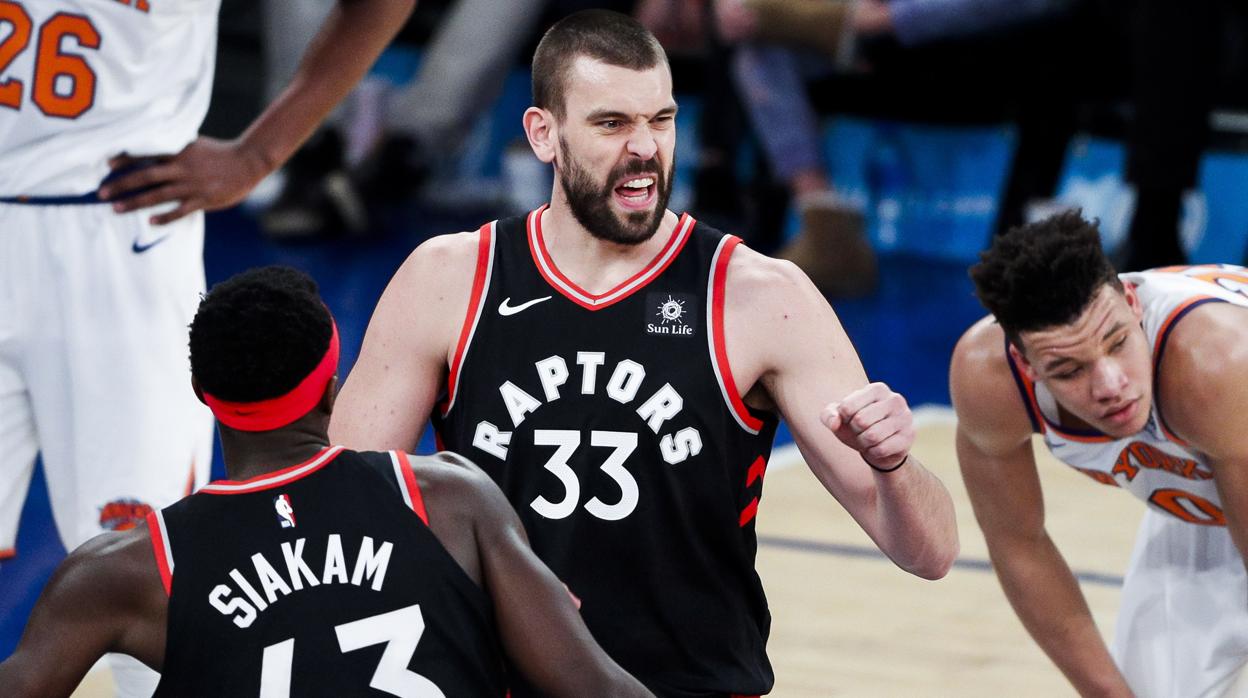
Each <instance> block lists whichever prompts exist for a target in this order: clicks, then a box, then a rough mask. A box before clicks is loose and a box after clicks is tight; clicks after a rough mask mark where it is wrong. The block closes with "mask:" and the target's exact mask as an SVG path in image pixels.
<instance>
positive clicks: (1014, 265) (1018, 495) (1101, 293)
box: [950, 212, 1248, 697]
mask: <svg viewBox="0 0 1248 698" xmlns="http://www.w3.org/2000/svg"><path fill="white" fill-rule="evenodd" d="M971 277H972V278H973V279H974V281H975V287H976V293H977V294H978V296H979V298H980V300H981V301H982V302H983V304H984V305H985V306H986V307H987V308H988V310H989V311H990V312H991V313H992V316H991V317H987V318H984V319H983V320H981V321H980V322H979V323H977V324H976V325H975V326H973V327H972V328H971V329H970V330H968V331H967V333H966V334H965V335H964V336H963V337H962V340H961V341H960V342H959V343H958V346H957V348H956V350H955V351H954V356H953V368H952V371H951V374H952V375H951V378H950V380H951V383H952V386H951V387H952V393H953V401H954V407H955V408H956V410H957V413H958V432H957V449H958V459H959V461H960V462H961V466H962V473H963V476H964V477H965V479H966V485H967V489H968V490H969V492H970V495H971V502H972V504H973V505H974V507H975V515H976V517H977V518H978V520H979V523H980V526H981V527H982V528H983V531H984V536H985V537H986V538H987V541H988V550H989V553H990V554H991V556H992V562H993V566H994V567H995V568H996V571H997V576H998V578H999V579H1000V581H1001V585H1002V586H1003V587H1004V589H1005V593H1006V596H1007V597H1008V598H1009V599H1010V602H1011V603H1012V604H1013V606H1014V609H1015V611H1016V612H1017V613H1018V616H1019V618H1020V619H1021V620H1022V621H1023V624H1024V625H1025V626H1026V627H1027V630H1028V632H1030V633H1031V635H1032V637H1033V638H1035V640H1036V642H1037V643H1039V645H1040V647H1041V648H1042V649H1044V651H1045V652H1046V653H1048V655H1049V657H1050V658H1051V659H1052V660H1053V661H1054V663H1056V664H1057V666H1058V667H1059V668H1060V669H1061V670H1062V672H1063V673H1065V675H1066V677H1067V678H1068V679H1069V680H1070V681H1071V683H1072V684H1074V686H1075V688H1076V689H1077V690H1078V691H1079V692H1080V693H1081V694H1083V695H1117V696H1125V695H1130V694H1131V692H1132V691H1133V692H1134V693H1135V694H1136V695H1139V696H1159V697H1160V696H1223V695H1229V696H1242V695H1248V685H1246V684H1245V676H1244V675H1245V672H1244V664H1245V661H1248V576H1246V574H1245V568H1244V552H1245V550H1248V296H1246V295H1245V293H1248V269H1244V268H1241V267H1233V266H1229V265H1207V266H1193V267H1171V268H1165V269H1155V270H1151V271H1146V272H1139V273H1129V274H1115V273H1114V269H1113V267H1112V266H1111V265H1110V263H1109V261H1108V259H1106V257H1105V254H1104V253H1103V252H1102V250H1101V244H1100V237H1099V235H1098V233H1097V228H1096V224H1095V223H1089V222H1087V221H1085V220H1083V218H1082V217H1081V216H1080V215H1079V214H1078V213H1075V212H1068V213H1063V214H1059V215H1057V216H1055V217H1052V218H1049V219H1046V220H1044V221H1041V222H1039V223H1034V224H1030V225H1026V226H1022V227H1020V228H1017V229H1014V230H1012V231H1010V232H1009V233H1008V234H1007V235H1004V236H1002V237H1000V238H997V240H995V241H994V243H993V245H992V248H991V249H990V250H988V251H987V252H985V253H984V254H983V255H982V261H981V262H980V263H979V264H978V265H976V266H975V267H973V268H972V269H971ZM1036 432H1038V433H1040V434H1042V435H1043V437H1044V441H1045V444H1046V445H1047V446H1048V448H1049V450H1050V451H1052V453H1053V455H1054V456H1056V457H1057V458H1058V459H1059V460H1062V461H1064V462H1065V463H1067V464H1068V465H1070V466H1072V467H1074V468H1075V469H1077V470H1079V471H1081V472H1083V473H1085V474H1086V475H1088V476H1090V477H1091V478H1092V479H1094V480H1096V481H1097V482H1100V483H1103V484H1106V485H1110V486H1114V487H1122V488H1125V489H1127V490H1129V491H1130V492H1131V493H1132V494H1134V495H1135V496H1136V497H1138V498H1140V499H1142V500H1144V501H1145V502H1146V503H1147V505H1148V511H1147V512H1146V513H1145V515H1144V521H1143V523H1142V524H1141V528H1140V532H1139V537H1138V539H1137V542H1136V546H1135V551H1134V553H1133V555H1132V559H1131V564H1130V568H1129V570H1128V571H1127V575H1126V580H1125V583H1124V585H1123V590H1122V606H1121V609H1120V610H1119V614H1118V625H1117V629H1116V631H1115V634H1114V641H1113V649H1112V651H1110V650H1107V649H1106V646H1105V643H1104V642H1103V641H1102V640H1101V636H1100V634H1099V633H1098V632H1097V629H1096V626H1095V625H1094V623H1093V621H1092V617H1091V615H1090V613H1089V611H1088V607H1087V604H1086V602H1085V601H1084V598H1083V596H1082V594H1081V593H1080V591H1079V586H1078V584H1077V583H1076V582H1075V578H1074V577H1073V575H1072V574H1071V571H1070V568H1069V566H1068V565H1067V564H1066V562H1065V560H1063V558H1062V556H1061V553H1060V552H1059V551H1058V550H1057V548H1056V547H1055V546H1054V544H1053V541H1052V540H1051V539H1050V538H1049V536H1048V534H1047V533H1046V532H1045V527H1044V503H1043V499H1042V496H1041V491H1040V483H1039V480H1038V478H1037V474H1036V464H1035V457H1034V455H1033V453H1032V439H1031V436H1032V434H1033V433H1036Z"/></svg>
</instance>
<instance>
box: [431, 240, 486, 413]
mask: <svg viewBox="0 0 1248 698" xmlns="http://www.w3.org/2000/svg"><path fill="white" fill-rule="evenodd" d="M493 226H494V224H493V223H486V224H485V225H483V226H481V229H480V230H478V231H477V235H478V238H477V270H476V272H475V273H474V274H473V277H472V295H470V296H469V297H468V312H467V313H466V314H465V315H464V325H463V327H462V328H461V329H460V330H459V342H457V343H456V344H455V355H454V356H452V357H451V366H450V372H449V373H447V376H446V401H445V402H443V403H442V405H441V409H442V414H443V415H445V414H446V413H447V412H449V411H450V410H451V405H454V404H455V390H456V389H457V388H458V387H459V369H460V368H461V367H463V365H464V354H465V353H466V352H467V350H468V340H469V339H470V338H471V337H472V332H473V329H474V328H475V327H476V326H477V320H478V319H479V318H480V317H481V303H482V302H483V301H484V300H485V282H486V280H487V278H488V277H489V270H490V262H492V261H493V259H492V257H493V255H492V254H491V252H490V245H491V240H492V239H493V236H492V234H491V233H492V231H493Z"/></svg>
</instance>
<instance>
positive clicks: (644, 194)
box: [612, 174, 659, 211]
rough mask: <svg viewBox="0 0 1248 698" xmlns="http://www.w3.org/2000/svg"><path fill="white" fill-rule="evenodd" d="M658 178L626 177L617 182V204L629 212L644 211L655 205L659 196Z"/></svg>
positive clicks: (615, 191) (647, 176)
mask: <svg viewBox="0 0 1248 698" xmlns="http://www.w3.org/2000/svg"><path fill="white" fill-rule="evenodd" d="M658 189H659V188H658V176H657V175H654V174H644V175H636V174H630V175H626V176H625V177H624V178H622V179H620V180H617V182H616V186H615V188H614V189H613V190H612V191H613V192H614V195H615V196H614V198H615V201H616V203H618V204H619V205H620V207H621V208H623V209H626V210H629V211H644V210H647V209H649V208H651V207H652V206H653V205H654V201H655V199H656V198H657V196H658Z"/></svg>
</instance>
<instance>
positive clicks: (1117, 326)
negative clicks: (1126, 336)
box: [1101, 321, 1126, 342]
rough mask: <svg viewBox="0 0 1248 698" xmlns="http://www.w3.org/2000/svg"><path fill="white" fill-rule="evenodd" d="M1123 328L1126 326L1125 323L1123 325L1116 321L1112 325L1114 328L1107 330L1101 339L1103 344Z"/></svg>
mask: <svg viewBox="0 0 1248 698" xmlns="http://www.w3.org/2000/svg"><path fill="white" fill-rule="evenodd" d="M1125 326H1126V325H1125V323H1123V322H1122V321H1118V322H1116V323H1114V326H1113V327H1111V328H1109V330H1108V331H1107V332H1106V333H1105V334H1104V335H1103V336H1102V337H1101V341H1102V342H1103V341H1105V340H1107V339H1109V338H1110V337H1112V336H1113V335H1115V334H1117V333H1118V330H1121V329H1122V328H1123V327H1125Z"/></svg>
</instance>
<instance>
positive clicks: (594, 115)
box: [585, 109, 629, 121]
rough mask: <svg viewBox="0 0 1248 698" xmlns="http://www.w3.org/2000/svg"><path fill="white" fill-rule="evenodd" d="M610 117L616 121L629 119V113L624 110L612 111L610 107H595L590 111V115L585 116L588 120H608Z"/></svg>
mask: <svg viewBox="0 0 1248 698" xmlns="http://www.w3.org/2000/svg"><path fill="white" fill-rule="evenodd" d="M608 119H614V120H616V121H628V120H629V118H628V114H625V113H624V112H622V111H611V110H610V109H595V110H594V111H591V112H590V113H589V116H587V117H585V120H586V121H606V120H608Z"/></svg>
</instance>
